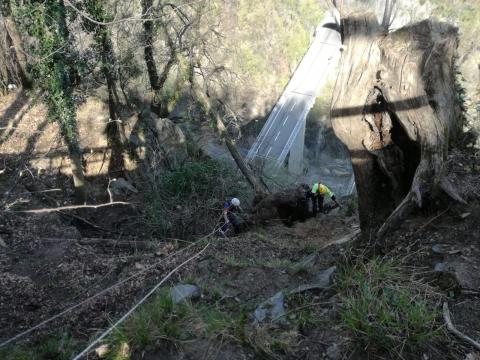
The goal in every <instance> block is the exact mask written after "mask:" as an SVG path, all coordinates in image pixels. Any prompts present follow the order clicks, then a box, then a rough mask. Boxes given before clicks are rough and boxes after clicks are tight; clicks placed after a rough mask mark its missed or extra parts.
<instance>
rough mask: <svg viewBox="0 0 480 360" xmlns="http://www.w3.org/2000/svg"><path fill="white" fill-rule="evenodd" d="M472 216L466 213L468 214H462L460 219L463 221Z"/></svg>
mask: <svg viewBox="0 0 480 360" xmlns="http://www.w3.org/2000/svg"><path fill="white" fill-rule="evenodd" d="M470 215H471V213H469V212H466V213H463V214H460V218H461V219H466V218H467V217H469V216H470Z"/></svg>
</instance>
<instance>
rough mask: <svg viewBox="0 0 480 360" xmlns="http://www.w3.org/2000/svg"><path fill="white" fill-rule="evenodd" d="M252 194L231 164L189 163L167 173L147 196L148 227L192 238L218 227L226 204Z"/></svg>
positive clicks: (168, 234) (215, 162) (210, 161)
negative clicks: (228, 199)
mask: <svg viewBox="0 0 480 360" xmlns="http://www.w3.org/2000/svg"><path fill="white" fill-rule="evenodd" d="M232 196H236V197H239V198H240V200H241V201H242V203H245V202H246V201H247V199H249V198H250V197H251V196H252V191H251V189H250V187H249V186H248V185H247V183H246V182H245V181H244V179H243V177H242V175H241V174H240V173H239V172H238V171H236V169H235V168H234V167H232V166H230V165H229V164H225V163H222V162H218V161H214V160H202V161H192V162H187V163H185V164H183V165H181V166H179V167H178V168H176V169H174V170H172V171H170V172H167V173H166V174H164V175H163V176H162V177H161V178H160V179H159V180H158V182H157V183H156V184H155V185H154V188H153V189H152V190H151V191H150V193H149V194H148V195H147V200H148V201H147V203H148V204H149V205H148V208H147V212H146V213H147V216H146V219H145V220H146V225H147V227H148V228H149V229H150V230H151V231H152V232H153V233H154V234H156V235H159V236H170V237H176V238H182V239H185V238H189V237H194V236H196V235H204V234H207V233H209V232H211V231H212V229H213V228H214V227H215V226H216V225H218V222H219V221H220V216H221V209H222V204H223V202H224V201H225V200H226V199H227V198H228V197H232Z"/></svg>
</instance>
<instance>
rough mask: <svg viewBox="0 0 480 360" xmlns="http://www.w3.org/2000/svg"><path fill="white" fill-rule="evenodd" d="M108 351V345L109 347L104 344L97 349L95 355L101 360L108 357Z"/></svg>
mask: <svg viewBox="0 0 480 360" xmlns="http://www.w3.org/2000/svg"><path fill="white" fill-rule="evenodd" d="M108 351H109V347H108V345H107V344H103V345H100V346H99V347H97V348H96V349H95V354H96V355H97V356H98V357H99V358H104V357H105V356H107V354H108Z"/></svg>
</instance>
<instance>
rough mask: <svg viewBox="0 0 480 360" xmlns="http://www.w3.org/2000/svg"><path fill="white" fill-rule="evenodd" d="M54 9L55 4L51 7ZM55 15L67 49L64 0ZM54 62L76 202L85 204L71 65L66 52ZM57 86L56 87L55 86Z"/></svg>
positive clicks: (63, 133)
mask: <svg viewBox="0 0 480 360" xmlns="http://www.w3.org/2000/svg"><path fill="white" fill-rule="evenodd" d="M51 6H52V7H53V8H54V7H55V6H56V5H55V4H52V5H51ZM52 13H53V14H55V16H56V17H57V18H56V19H55V20H56V23H57V29H58V33H59V34H60V36H59V44H57V45H58V48H62V47H65V46H66V45H68V43H69V37H70V36H69V35H70V34H69V31H68V28H67V23H66V10H65V4H64V2H63V0H59V1H58V10H57V9H54V10H53V11H52ZM53 61H54V62H55V67H56V71H55V73H56V76H58V78H59V81H58V84H60V85H59V86H61V90H62V92H61V96H62V100H61V101H59V102H58V103H57V105H56V106H58V108H57V109H56V110H57V111H59V112H60V114H58V119H59V123H60V129H61V131H62V136H63V138H64V140H65V142H66V144H67V148H68V153H69V157H70V167H71V170H72V178H73V186H74V188H75V201H76V202H77V203H83V202H85V199H86V194H85V177H84V175H83V159H82V151H81V149H80V145H79V143H78V139H77V137H78V132H77V120H76V113H75V105H74V103H73V100H72V92H73V85H72V81H71V79H70V72H69V67H70V66H69V63H68V59H67V58H66V55H65V53H64V52H61V51H59V52H57V53H55V54H54V55H53ZM53 86H56V85H53Z"/></svg>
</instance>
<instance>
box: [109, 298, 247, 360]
mask: <svg viewBox="0 0 480 360" xmlns="http://www.w3.org/2000/svg"><path fill="white" fill-rule="evenodd" d="M244 321H245V316H244V314H240V315H235V316H231V315H230V314H227V313H225V312H223V311H221V310H219V309H217V308H216V307H215V306H207V305H204V304H195V305H194V304H188V303H179V304H175V303H173V301H172V299H171V297H170V295H169V293H168V291H162V292H161V293H160V294H159V295H158V296H157V297H156V298H154V299H153V301H152V302H150V303H148V304H146V305H144V306H143V307H142V308H141V309H140V310H139V311H138V312H136V313H135V314H134V315H132V317H131V318H129V319H127V320H126V321H125V322H124V323H123V324H122V325H121V326H120V327H119V328H118V329H117V330H115V332H114V333H112V335H111V336H109V337H108V339H107V344H108V345H109V349H110V350H109V354H108V357H107V358H108V359H109V360H123V359H129V354H131V353H133V352H134V351H143V350H147V349H154V348H155V346H157V345H158V344H159V343H160V342H163V343H166V344H170V345H174V344H176V343H178V342H180V341H185V340H192V339H202V338H205V339H211V338H214V337H218V336H223V335H226V334H227V333H228V334H236V333H238V334H241V332H240V330H239V328H241V327H242V324H244ZM125 348H127V349H128V351H127V354H125V350H124V349H125Z"/></svg>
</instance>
